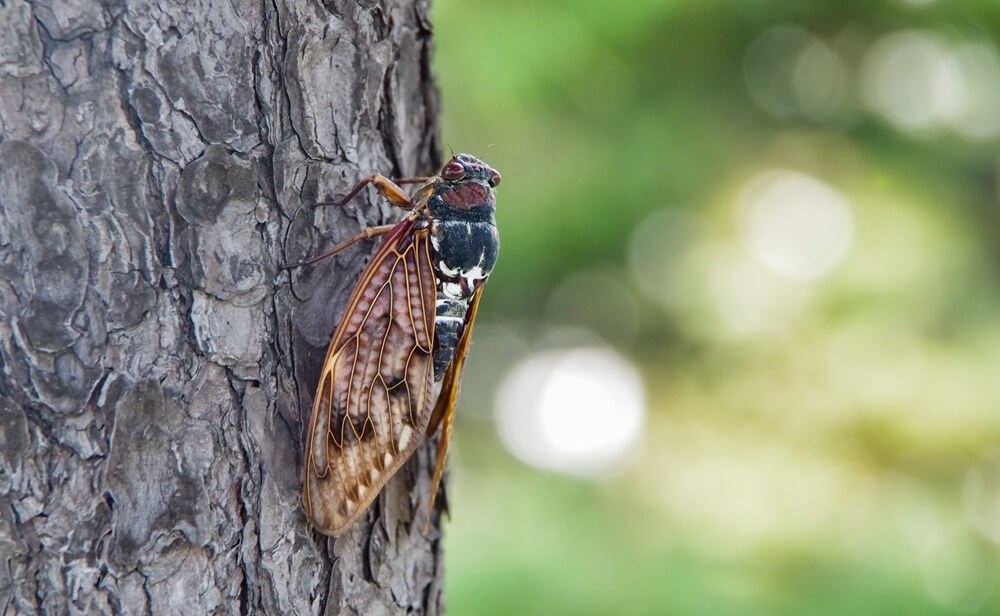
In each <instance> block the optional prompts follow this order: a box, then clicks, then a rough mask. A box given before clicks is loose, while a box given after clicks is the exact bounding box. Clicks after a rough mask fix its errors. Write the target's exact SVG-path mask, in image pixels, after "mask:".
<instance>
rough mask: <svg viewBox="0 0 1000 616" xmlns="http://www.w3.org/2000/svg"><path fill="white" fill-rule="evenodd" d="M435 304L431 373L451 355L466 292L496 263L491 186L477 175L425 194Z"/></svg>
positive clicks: (466, 301)
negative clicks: (431, 253) (435, 297)
mask: <svg viewBox="0 0 1000 616" xmlns="http://www.w3.org/2000/svg"><path fill="white" fill-rule="evenodd" d="M426 196H427V201H426V205H427V212H428V215H429V218H430V237H431V247H432V249H433V250H432V252H433V255H432V258H433V266H434V272H435V276H436V278H437V308H436V313H435V319H434V325H435V327H434V329H435V341H434V378H435V380H436V381H440V380H441V378H442V377H443V376H444V373H445V371H446V370H447V369H448V367H449V366H450V365H451V363H452V361H453V360H454V357H455V347H456V346H457V345H458V342H459V340H460V339H461V337H462V332H463V330H464V328H465V324H466V322H467V319H466V314H467V313H468V311H469V306H470V304H471V303H472V297H473V295H474V294H475V292H476V290H477V289H479V288H480V287H481V286H482V285H483V283H484V282H485V281H486V279H487V278H488V277H489V275H490V272H492V271H493V266H494V265H496V261H497V254H498V252H499V247H500V238H499V235H498V234H497V227H496V218H495V212H496V201H495V200H494V196H493V191H492V190H491V189H490V187H489V186H488V185H487V184H486V183H485V181H483V180H482V179H480V178H470V179H468V180H465V181H458V182H449V183H445V182H441V183H438V184H435V185H432V187H431V189H430V191H429V192H428V193H427V195H426Z"/></svg>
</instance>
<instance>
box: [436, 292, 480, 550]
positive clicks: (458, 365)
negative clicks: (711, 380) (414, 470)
mask: <svg viewBox="0 0 1000 616" xmlns="http://www.w3.org/2000/svg"><path fill="white" fill-rule="evenodd" d="M482 294H483V288H482V287H479V288H478V289H477V290H476V293H475V294H474V295H473V296H472V303H471V304H470V305H469V310H468V312H466V313H465V327H464V329H463V330H462V337H461V338H460V339H459V341H458V346H457V347H455V360H454V361H452V362H451V365H450V366H448V370H447V372H445V373H444V378H443V379H442V380H441V393H440V394H439V395H438V399H437V404H435V405H434V413H433V414H432V415H431V419H430V421H429V422H428V424H427V436H431V435H432V434H434V432H435V431H436V430H437V429H438V426H439V425H440V426H441V441H440V443H439V444H438V453H437V464H435V466H434V479H433V481H432V482H431V501H430V509H431V511H433V510H434V501H435V499H436V498H437V493H438V487H439V486H440V485H441V477H442V476H443V475H444V463H445V460H446V459H447V457H448V443H449V442H450V441H451V426H452V422H453V421H454V419H455V403H456V402H457V401H458V391H459V389H460V387H461V385H462V369H463V368H465V356H466V355H468V353H469V344H470V343H471V342H472V325H473V323H474V322H475V320H476V312H477V311H478V310H479V298H480V297H481V296H482ZM425 532H426V527H425Z"/></svg>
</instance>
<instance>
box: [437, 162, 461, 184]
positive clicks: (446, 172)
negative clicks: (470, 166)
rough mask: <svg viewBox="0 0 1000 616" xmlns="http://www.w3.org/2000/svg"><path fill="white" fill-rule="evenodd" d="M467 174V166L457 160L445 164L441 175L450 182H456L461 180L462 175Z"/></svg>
mask: <svg viewBox="0 0 1000 616" xmlns="http://www.w3.org/2000/svg"><path fill="white" fill-rule="evenodd" d="M464 175H465V167H463V166H462V165H461V163H459V162H457V161H454V160H453V161H451V162H450V163H448V164H447V165H445V166H444V169H442V170H441V177H443V178H444V179H446V180H448V181H449V182H454V181H455V180H461V179H462V176H464Z"/></svg>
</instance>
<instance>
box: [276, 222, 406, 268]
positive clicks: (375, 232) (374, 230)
mask: <svg viewBox="0 0 1000 616" xmlns="http://www.w3.org/2000/svg"><path fill="white" fill-rule="evenodd" d="M395 227H396V225H380V226H378V227H368V228H367V229H365V230H364V231H362V232H361V233H359V234H357V235H355V236H354V237H352V238H351V239H349V240H345V241H343V242H341V243H339V244H337V245H336V246H334V247H333V248H331V249H330V250H327V251H326V252H324V253H323V254H321V255H319V256H318V257H313V258H311V259H306V260H305V261H301V262H299V263H293V264H292V265H283V266H281V269H292V268H293V267H299V266H302V265H309V264H310V263H315V262H317V261H321V260H323V259H326V258H327V257H332V256H333V255H335V254H337V253H339V252H343V251H344V250H347V249H348V248H350V247H351V246H353V245H355V244H357V243H358V242H360V241H363V240H370V239H372V238H373V237H380V236H382V235H385V234H386V233H388V232H390V231H392V230H393V229H394V228H395Z"/></svg>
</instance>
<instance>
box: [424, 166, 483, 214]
mask: <svg viewBox="0 0 1000 616" xmlns="http://www.w3.org/2000/svg"><path fill="white" fill-rule="evenodd" d="M438 177H439V178H440V179H439V180H438V181H437V182H435V183H434V184H433V185H432V187H431V190H432V194H431V196H430V199H429V200H428V203H427V206H428V208H429V209H430V211H431V214H433V215H434V216H436V217H440V218H457V219H468V220H472V219H476V220H483V219H487V218H488V219H492V217H493V212H494V211H495V210H496V198H495V197H494V196H493V189H494V188H496V186H497V185H498V184H500V173H499V172H497V170H496V169H494V168H493V167H490V166H489V165H487V164H486V163H484V162H483V161H481V160H479V159H478V158H476V157H475V156H472V155H470V154H458V155H456V156H454V157H452V159H451V160H449V161H448V164H446V165H445V166H444V167H442V168H441V173H440V174H439V175H438Z"/></svg>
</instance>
